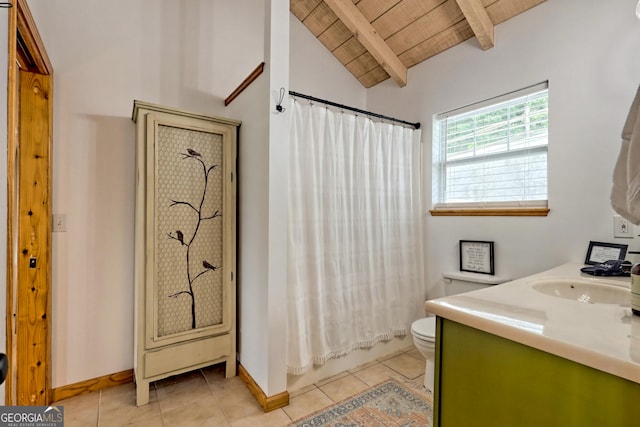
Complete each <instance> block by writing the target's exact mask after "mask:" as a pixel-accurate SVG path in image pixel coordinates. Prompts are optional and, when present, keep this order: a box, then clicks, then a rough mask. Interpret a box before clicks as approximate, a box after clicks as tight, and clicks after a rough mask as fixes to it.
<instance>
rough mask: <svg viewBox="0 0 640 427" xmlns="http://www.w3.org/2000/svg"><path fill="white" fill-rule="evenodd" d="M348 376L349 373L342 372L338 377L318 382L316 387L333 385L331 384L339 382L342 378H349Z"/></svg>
mask: <svg viewBox="0 0 640 427" xmlns="http://www.w3.org/2000/svg"><path fill="white" fill-rule="evenodd" d="M348 375H349V372H347V371H344V372H340V373H339V374H336V375H334V376H332V377H329V378H325V379H324V380H322V381H318V382H317V383H316V387H322V386H323V385H325V384H329V383H331V382H334V381H336V380H339V379H340V378H344V377H346V376H348Z"/></svg>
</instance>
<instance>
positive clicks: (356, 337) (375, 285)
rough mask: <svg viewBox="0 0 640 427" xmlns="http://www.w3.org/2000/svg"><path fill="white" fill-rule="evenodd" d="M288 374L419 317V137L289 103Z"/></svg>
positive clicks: (399, 330)
mask: <svg viewBox="0 0 640 427" xmlns="http://www.w3.org/2000/svg"><path fill="white" fill-rule="evenodd" d="M290 108H291V110H290V111H291V115H292V117H291V128H290V136H291V138H290V144H291V158H290V177H289V178H290V179H289V181H290V188H289V218H290V219H289V232H288V239H289V242H288V245H289V250H288V254H289V255H288V265H289V271H288V273H289V279H288V281H289V282H288V302H287V303H288V305H287V308H288V340H287V370H288V372H289V373H290V374H294V375H299V374H302V373H304V372H305V371H306V370H308V369H309V368H310V367H312V366H313V365H321V364H323V363H324V362H326V361H327V360H328V359H330V358H333V357H338V356H342V355H345V354H347V353H349V352H350V351H352V350H355V349H358V348H364V347H371V346H373V345H374V344H375V343H376V342H379V341H382V340H389V339H391V338H393V337H394V336H399V335H406V334H407V333H410V331H409V328H410V322H411V321H412V320H414V319H416V318H417V317H420V316H423V315H424V310H423V308H422V307H423V303H424V291H423V288H424V285H423V282H424V281H423V268H422V263H423V257H422V253H423V249H422V232H421V205H420V132H419V131H418V130H413V129H408V128H404V127H401V126H396V125H391V124H388V123H379V122H373V121H372V120H370V119H369V118H367V117H363V116H358V115H353V114H348V113H344V112H335V111H332V110H330V109H328V108H326V107H324V106H315V105H311V104H310V103H308V102H306V101H301V100H296V99H293V100H292V103H291V106H290Z"/></svg>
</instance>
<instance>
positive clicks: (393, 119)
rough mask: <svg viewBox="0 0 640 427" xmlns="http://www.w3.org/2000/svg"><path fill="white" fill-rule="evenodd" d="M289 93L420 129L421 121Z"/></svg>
mask: <svg viewBox="0 0 640 427" xmlns="http://www.w3.org/2000/svg"><path fill="white" fill-rule="evenodd" d="M289 95H291V96H293V97H298V98H303V99H308V100H309V101H314V102H319V103H321V104H326V105H330V106H332V107H336V108H341V109H343V110H349V111H353V112H356V113H360V114H365V115H367V116H370V117H376V118H378V119H384V120H390V121H393V122H396V123H402V124H403V125H408V126H413V128H414V129H420V122H416V123H411V122H407V121H404V120H400V119H396V118H394V117H389V116H384V115H382V114H377V113H372V112H370V111H366V110H361V109H359V108H354V107H349V106H348V105H342V104H338V103H335V102H331V101H327V100H326V99H320V98H316V97H314V96H310V95H305V94H303V93H298V92H294V91H292V90H290V91H289Z"/></svg>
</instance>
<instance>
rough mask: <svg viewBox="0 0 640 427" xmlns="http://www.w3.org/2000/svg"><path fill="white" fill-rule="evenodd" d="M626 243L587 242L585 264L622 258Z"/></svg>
mask: <svg viewBox="0 0 640 427" xmlns="http://www.w3.org/2000/svg"><path fill="white" fill-rule="evenodd" d="M627 248H628V245H619V244H616V243H604V242H593V241H591V242H589V248H588V249H587V257H586V258H585V260H584V263H585V264H589V265H595V264H602V263H603V262H605V261H609V260H610V259H624V257H625V256H626V255H627Z"/></svg>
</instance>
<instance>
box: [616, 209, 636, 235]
mask: <svg viewBox="0 0 640 427" xmlns="http://www.w3.org/2000/svg"><path fill="white" fill-rule="evenodd" d="M613 237H621V238H627V239H633V224H631V222H630V221H629V220H628V219H626V218H623V217H621V216H618V215H615V216H614V217H613Z"/></svg>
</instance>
